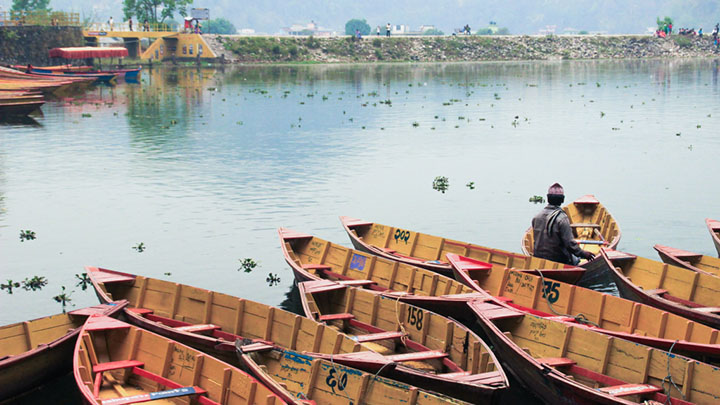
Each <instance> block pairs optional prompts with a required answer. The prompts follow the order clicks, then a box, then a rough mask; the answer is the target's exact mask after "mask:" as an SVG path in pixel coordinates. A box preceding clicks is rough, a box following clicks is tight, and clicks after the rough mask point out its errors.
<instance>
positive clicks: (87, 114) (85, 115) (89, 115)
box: [82, 113, 92, 118]
mask: <svg viewBox="0 0 720 405" xmlns="http://www.w3.org/2000/svg"><path fill="white" fill-rule="evenodd" d="M82 117H83V118H90V117H92V114H90V113H82Z"/></svg>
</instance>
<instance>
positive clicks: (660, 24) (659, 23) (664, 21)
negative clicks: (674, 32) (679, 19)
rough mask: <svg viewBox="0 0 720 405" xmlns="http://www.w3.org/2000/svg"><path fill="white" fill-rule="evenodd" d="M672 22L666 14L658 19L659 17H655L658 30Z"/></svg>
mask: <svg viewBox="0 0 720 405" xmlns="http://www.w3.org/2000/svg"><path fill="white" fill-rule="evenodd" d="M672 23H673V20H672V18H670V17H668V16H665V18H664V19H662V20H661V19H660V17H658V18H657V26H658V29H659V30H661V29H663V28H665V27H666V26H670V24H672Z"/></svg>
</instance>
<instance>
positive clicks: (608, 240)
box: [464, 194, 621, 256]
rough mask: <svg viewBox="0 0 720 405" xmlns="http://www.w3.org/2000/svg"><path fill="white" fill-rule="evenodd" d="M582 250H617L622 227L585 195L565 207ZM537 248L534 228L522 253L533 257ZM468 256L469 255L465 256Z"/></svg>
mask: <svg viewBox="0 0 720 405" xmlns="http://www.w3.org/2000/svg"><path fill="white" fill-rule="evenodd" d="M563 211H565V213H566V214H567V216H568V218H569V219H570V226H571V227H572V228H573V232H574V233H575V236H576V241H577V242H578V244H579V245H580V248H581V249H583V250H587V251H589V252H592V253H596V254H597V253H599V252H600V248H601V247H608V248H610V249H615V248H616V247H617V245H618V243H619V242H620V235H621V233H620V226H619V225H618V224H617V222H616V221H615V218H613V216H612V215H610V212H608V210H607V208H605V206H603V205H602V204H600V201H598V200H597V198H595V196H594V195H590V194H588V195H585V196H582V197H580V198H578V199H577V200H575V201H573V202H572V203H570V204H568V205H566V206H564V207H563ZM534 246H535V240H534V238H533V231H532V227H530V228H528V230H527V231H525V234H524V235H523V239H522V251H523V253H525V254H526V255H532V254H533V250H534ZM464 256H467V255H464Z"/></svg>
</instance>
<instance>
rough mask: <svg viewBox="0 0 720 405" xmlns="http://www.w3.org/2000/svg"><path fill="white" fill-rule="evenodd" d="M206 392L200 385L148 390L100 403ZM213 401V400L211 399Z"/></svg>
mask: <svg viewBox="0 0 720 405" xmlns="http://www.w3.org/2000/svg"><path fill="white" fill-rule="evenodd" d="M205 393H207V391H205V390H204V389H202V388H200V387H180V388H173V389H170V390H165V391H157V392H150V393H147V394H138V395H133V396H130V397H122V398H109V399H104V400H102V402H101V404H102V405H125V404H137V403H140V402H149V401H155V400H158V399H164V398H176V397H184V396H188V395H204V394H205ZM213 402H214V401H213Z"/></svg>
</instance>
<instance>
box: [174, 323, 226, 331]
mask: <svg viewBox="0 0 720 405" xmlns="http://www.w3.org/2000/svg"><path fill="white" fill-rule="evenodd" d="M173 329H175V330H178V331H181V332H190V333H200V332H208V331H213V330H216V329H220V327H219V326H217V325H213V324H211V323H207V324H198V325H187V326H178V327H175V328H173Z"/></svg>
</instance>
